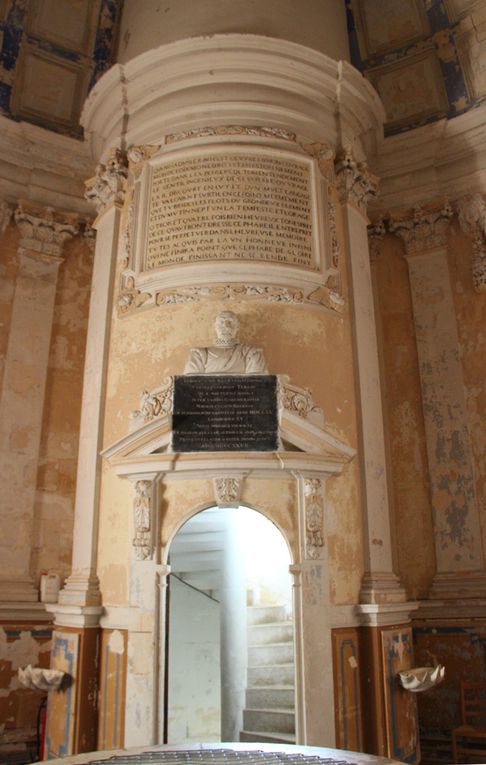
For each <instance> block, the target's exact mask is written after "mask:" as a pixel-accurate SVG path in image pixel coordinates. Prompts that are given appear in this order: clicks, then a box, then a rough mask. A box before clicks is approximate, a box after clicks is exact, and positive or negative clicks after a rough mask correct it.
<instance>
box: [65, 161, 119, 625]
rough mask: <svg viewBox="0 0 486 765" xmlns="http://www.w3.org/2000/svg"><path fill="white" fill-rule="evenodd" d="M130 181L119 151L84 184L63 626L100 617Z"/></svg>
mask: <svg viewBox="0 0 486 765" xmlns="http://www.w3.org/2000/svg"><path fill="white" fill-rule="evenodd" d="M126 177H127V169H126V162H125V159H124V157H123V156H122V154H121V153H120V152H119V151H114V152H113V153H112V154H111V155H110V157H109V159H108V161H107V163H106V165H100V166H99V167H98V171H97V175H96V176H95V177H94V178H93V179H91V180H90V181H88V182H87V184H86V185H87V192H86V197H87V199H89V200H90V201H92V202H94V204H95V205H96V209H97V212H98V217H97V218H96V220H95V222H94V223H93V228H94V229H96V231H97V237H96V248H95V258H94V268H93V280H92V288H91V300H90V309H89V323H88V334H87V341H86V360H85V368H84V387H83V401H82V409H81V411H82V414H81V427H80V436H79V455H78V472H77V481H76V501H75V510H74V535H73V562H72V573H71V576H70V577H69V578H68V579H67V581H66V584H65V586H64V589H63V590H61V593H60V597H59V604H58V605H57V606H56V607H55V608H53V609H52V610H53V611H54V612H55V613H56V620H57V623H61V621H60V620H61V619H62V623H63V624H64V625H68V624H69V614H72V615H73V616H75V617H76V623H77V624H79V623H80V622H79V616H80V615H81V614H82V609H85V613H86V616H87V617H88V619H89V620H91V618H92V616H93V614H94V613H95V612H93V613H91V611H90V609H91V608H92V607H94V608H95V609H97V611H96V612H98V611H99V609H98V606H99V604H100V599H101V598H100V592H99V582H98V577H97V575H96V556H97V542H98V492H99V476H100V450H101V438H102V427H103V401H104V390H105V382H106V359H107V348H108V342H109V330H110V315H111V303H112V283H113V269H114V264H115V261H116V256H117V251H118V240H119V228H120V209H121V206H122V204H123V199H124V194H125V185H126ZM86 609H87V610H86Z"/></svg>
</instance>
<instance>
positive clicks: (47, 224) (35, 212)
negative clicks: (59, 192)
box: [14, 199, 79, 260]
mask: <svg viewBox="0 0 486 765" xmlns="http://www.w3.org/2000/svg"><path fill="white" fill-rule="evenodd" d="M14 220H15V223H16V224H17V227H18V229H19V231H20V236H21V238H20V245H19V251H23V250H27V251H28V252H29V253H35V254H38V255H39V256H41V259H47V260H51V259H53V258H62V250H63V247H64V244H65V242H66V241H68V239H72V237H73V236H76V234H77V233H78V231H79V216H78V215H77V213H58V212H55V211H54V210H53V208H52V207H43V208H39V207H34V206H33V205H31V204H30V203H29V202H26V201H24V200H22V199H20V200H19V202H18V206H17V208H16V210H15V212H14Z"/></svg>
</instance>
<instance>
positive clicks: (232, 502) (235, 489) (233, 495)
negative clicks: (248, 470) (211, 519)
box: [213, 476, 243, 507]
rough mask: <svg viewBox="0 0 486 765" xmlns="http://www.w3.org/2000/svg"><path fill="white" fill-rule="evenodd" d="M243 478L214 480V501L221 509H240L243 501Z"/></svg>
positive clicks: (227, 477) (219, 478) (219, 477)
mask: <svg viewBox="0 0 486 765" xmlns="http://www.w3.org/2000/svg"><path fill="white" fill-rule="evenodd" d="M242 483H243V479H242V477H241V476H240V477H237V478H236V477H233V476H218V477H217V478H213V487H214V499H215V500H216V504H217V505H218V506H219V507H238V505H239V504H240V499H241V487H242Z"/></svg>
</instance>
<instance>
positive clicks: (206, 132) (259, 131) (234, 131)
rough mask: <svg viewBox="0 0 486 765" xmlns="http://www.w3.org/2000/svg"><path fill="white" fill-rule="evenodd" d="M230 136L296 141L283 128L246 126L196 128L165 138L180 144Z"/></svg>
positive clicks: (291, 134) (168, 141)
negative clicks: (180, 142) (181, 142)
mask: <svg viewBox="0 0 486 765" xmlns="http://www.w3.org/2000/svg"><path fill="white" fill-rule="evenodd" d="M228 135H248V136H256V137H258V138H278V139H282V140H284V141H295V139H296V136H295V133H291V132H289V131H288V130H284V129H283V128H275V127H262V126H258V125H256V126H251V127H249V126H244V125H220V126H216V127H204V128H196V129H195V130H184V131H181V132H180V133H170V134H169V135H167V136H166V137H165V143H166V144H170V143H178V142H179V141H189V140H191V139H192V138H210V137H212V136H228Z"/></svg>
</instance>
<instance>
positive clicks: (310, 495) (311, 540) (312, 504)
mask: <svg viewBox="0 0 486 765" xmlns="http://www.w3.org/2000/svg"><path fill="white" fill-rule="evenodd" d="M304 513H305V557H306V558H308V559H311V560H315V559H316V558H319V557H320V554H321V550H322V548H323V547H324V484H323V481H322V480H321V479H320V478H304Z"/></svg>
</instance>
